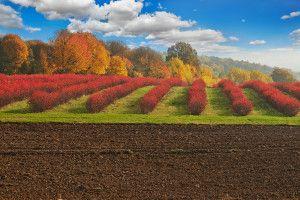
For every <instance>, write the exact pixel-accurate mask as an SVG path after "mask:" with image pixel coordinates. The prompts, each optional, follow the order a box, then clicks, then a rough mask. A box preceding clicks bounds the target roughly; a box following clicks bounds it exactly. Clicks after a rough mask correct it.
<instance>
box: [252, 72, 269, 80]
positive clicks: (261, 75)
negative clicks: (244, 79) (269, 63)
mask: <svg viewBox="0 0 300 200" xmlns="http://www.w3.org/2000/svg"><path fill="white" fill-rule="evenodd" d="M250 80H259V81H263V82H271V81H272V78H271V77H270V76H268V75H267V74H264V73H262V72H260V71H257V70H252V71H250Z"/></svg>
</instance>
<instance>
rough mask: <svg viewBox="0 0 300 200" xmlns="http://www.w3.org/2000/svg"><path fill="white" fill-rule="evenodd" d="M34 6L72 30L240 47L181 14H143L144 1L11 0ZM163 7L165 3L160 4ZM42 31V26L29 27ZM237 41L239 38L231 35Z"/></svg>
mask: <svg viewBox="0 0 300 200" xmlns="http://www.w3.org/2000/svg"><path fill="white" fill-rule="evenodd" d="M10 1H11V2H13V3H15V4H18V5H21V6H26V7H34V8H35V9H36V11H37V12H40V13H42V14H44V15H45V16H46V17H47V18H48V19H50V20H53V19H69V21H70V24H69V25H68V29H69V30H70V31H72V32H77V31H83V32H99V33H102V34H104V35H105V36H107V35H116V36H125V37H136V36H142V37H145V38H146V39H147V40H149V41H150V42H152V43H156V44H158V43H160V44H164V45H166V44H168V45H170V44H173V43H175V42H178V41H185V42H189V43H191V44H192V45H195V47H196V48H197V49H199V50H205V51H214V50H216V51H232V50H235V49H236V48H234V47H230V46H223V45H221V44H220V43H223V42H225V41H227V39H226V38H225V37H224V36H223V34H222V32H220V31H216V30H211V29H200V28H196V27H195V25H196V22H195V21H191V20H183V19H181V17H180V16H177V15H175V14H173V13H169V12H165V11H156V12H154V13H146V14H142V9H143V7H144V6H145V4H146V2H145V1H143V0H112V1H110V2H109V3H104V4H103V5H101V6H100V5H98V4H97V3H96V1H95V0H80V1H78V0H64V1H58V0H38V1H37V0H10ZM159 7H160V8H162V5H161V4H159ZM28 30H30V31H38V29H29V28H28ZM231 40H237V38H231Z"/></svg>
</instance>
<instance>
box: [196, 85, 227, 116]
mask: <svg viewBox="0 0 300 200" xmlns="http://www.w3.org/2000/svg"><path fill="white" fill-rule="evenodd" d="M206 94H207V98H208V105H207V106H206V108H205V110H204V111H203V113H202V114H203V115H208V116H212V115H218V116H233V113H232V110H231V105H230V101H229V99H228V98H227V97H226V96H225V95H224V94H223V93H222V91H221V90H220V89H218V88H217V89H216V88H207V89H206Z"/></svg>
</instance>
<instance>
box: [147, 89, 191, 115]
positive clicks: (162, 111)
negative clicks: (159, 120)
mask: <svg viewBox="0 0 300 200" xmlns="http://www.w3.org/2000/svg"><path fill="white" fill-rule="evenodd" d="M187 93H188V89H187V88H185V87H173V88H172V89H171V90H170V92H168V94H166V95H165V96H164V97H163V99H162V101H161V102H160V103H159V104H158V105H157V106H156V108H155V109H154V111H153V112H152V113H151V115H187V114H188V108H187V103H186V99H187Z"/></svg>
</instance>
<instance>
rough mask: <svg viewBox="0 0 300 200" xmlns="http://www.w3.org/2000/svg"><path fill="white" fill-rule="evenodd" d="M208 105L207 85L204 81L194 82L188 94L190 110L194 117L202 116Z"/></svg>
mask: <svg viewBox="0 0 300 200" xmlns="http://www.w3.org/2000/svg"><path fill="white" fill-rule="evenodd" d="M206 105H207V95H206V84H205V82H204V81H203V80H202V79H198V80H196V81H194V83H193V84H192V86H191V87H190V89H189V92H188V109H189V112H190V113H191V114H192V115H199V114H201V113H202V112H203V111H204V109H205V107H206Z"/></svg>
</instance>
